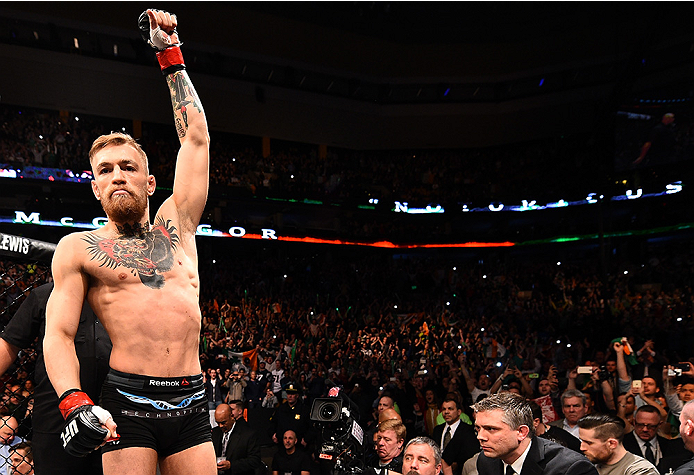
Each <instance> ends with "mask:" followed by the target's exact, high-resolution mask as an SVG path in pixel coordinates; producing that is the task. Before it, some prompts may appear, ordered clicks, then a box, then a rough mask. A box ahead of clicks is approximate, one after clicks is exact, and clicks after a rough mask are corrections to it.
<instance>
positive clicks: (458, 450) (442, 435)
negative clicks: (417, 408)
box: [432, 393, 480, 475]
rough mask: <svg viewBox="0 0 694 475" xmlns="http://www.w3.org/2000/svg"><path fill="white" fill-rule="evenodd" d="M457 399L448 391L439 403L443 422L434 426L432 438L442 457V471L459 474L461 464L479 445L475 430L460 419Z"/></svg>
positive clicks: (478, 449) (461, 467)
mask: <svg viewBox="0 0 694 475" xmlns="http://www.w3.org/2000/svg"><path fill="white" fill-rule="evenodd" d="M462 412H463V410H462V409H461V408H460V405H459V402H458V399H457V398H456V397H455V395H454V394H452V393H449V394H447V395H446V397H445V398H444V400H443V404H441V415H442V416H443V420H444V423H443V424H439V425H437V426H436V427H434V433H433V435H432V438H433V439H434V442H436V443H437V444H439V447H440V448H441V452H442V454H443V455H442V457H443V473H444V474H445V475H450V474H455V475H459V474H460V473H461V471H462V469H463V464H464V463H465V462H466V461H467V460H468V459H469V458H471V457H473V456H474V455H475V454H476V453H477V452H479V451H480V445H479V443H478V442H477V437H475V430H474V429H473V428H472V427H471V426H469V425H468V424H466V423H464V422H462V421H461V420H460V414H462Z"/></svg>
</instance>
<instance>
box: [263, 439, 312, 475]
mask: <svg viewBox="0 0 694 475" xmlns="http://www.w3.org/2000/svg"><path fill="white" fill-rule="evenodd" d="M282 442H283V446H284V449H282V448H280V449H279V450H278V451H277V453H276V454H275V456H274V457H273V459H272V475H280V474H285V475H286V474H291V475H311V458H310V457H309V455H308V453H306V452H304V450H303V449H302V448H300V447H298V446H297V437H296V434H295V433H294V431H292V430H288V431H286V432H285V433H284V435H283V437H282Z"/></svg>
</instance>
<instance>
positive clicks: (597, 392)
mask: <svg viewBox="0 0 694 475" xmlns="http://www.w3.org/2000/svg"><path fill="white" fill-rule="evenodd" d="M580 368H587V369H589V371H590V379H589V380H588V381H587V382H586V383H585V384H584V385H583V387H582V388H581V391H583V392H586V393H589V394H590V398H591V400H592V401H593V402H594V403H595V404H596V405H597V412H600V413H607V412H612V413H613V412H615V411H616V408H617V406H616V405H615V400H614V390H613V388H612V385H611V384H610V381H609V380H610V374H609V372H608V371H607V369H606V367H605V366H600V367H598V366H597V365H594V364H593V365H591V366H583V367H581V366H578V367H576V368H574V369H573V370H571V371H570V372H569V374H568V376H569V382H568V385H567V389H577V387H576V386H577V384H576V379H577V378H578V375H579V371H580ZM586 374H587V373H586Z"/></svg>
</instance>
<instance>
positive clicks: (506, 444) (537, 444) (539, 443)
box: [472, 391, 598, 475]
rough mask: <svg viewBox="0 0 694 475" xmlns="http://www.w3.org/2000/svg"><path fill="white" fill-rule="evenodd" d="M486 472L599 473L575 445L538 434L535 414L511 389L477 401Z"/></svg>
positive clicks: (477, 425)
mask: <svg viewBox="0 0 694 475" xmlns="http://www.w3.org/2000/svg"><path fill="white" fill-rule="evenodd" d="M472 409H473V410H474V411H475V429H476V430H477V440H479V443H480V446H481V447H482V453H481V454H480V456H479V458H478V459H477V471H478V472H479V473H480V474H485V475H487V474H488V475H503V474H505V475H514V474H517V475H541V474H542V475H555V474H556V475H579V474H580V475H597V473H598V472H597V471H596V470H595V467H594V466H593V464H591V463H590V462H589V461H588V459H586V458H585V457H584V456H583V455H581V454H578V453H576V452H574V451H573V450H571V449H567V448H566V447H564V446H562V445H559V444H556V443H554V442H551V441H548V440H545V439H543V438H541V437H535V431H534V429H533V414H532V411H531V410H530V405H529V404H528V402H527V401H526V400H525V398H523V397H522V396H519V395H517V394H513V393H510V392H507V391H504V392H501V393H497V394H494V395H493V396H490V397H488V398H485V399H483V400H481V401H480V402H478V403H476V404H473V405H472Z"/></svg>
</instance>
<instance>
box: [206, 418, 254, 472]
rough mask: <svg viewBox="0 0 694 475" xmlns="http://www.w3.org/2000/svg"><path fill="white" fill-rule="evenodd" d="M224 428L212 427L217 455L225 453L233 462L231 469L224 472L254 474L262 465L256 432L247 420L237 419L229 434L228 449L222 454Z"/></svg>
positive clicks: (213, 442) (213, 443)
mask: <svg viewBox="0 0 694 475" xmlns="http://www.w3.org/2000/svg"><path fill="white" fill-rule="evenodd" d="M222 436H223V432H222V429H220V428H219V427H215V428H214V429H212V445H213V446H214V453H215V455H216V456H217V457H219V456H221V455H224V456H225V457H226V458H227V460H229V461H230V462H231V470H229V471H226V472H222V473H225V474H232V475H254V473H255V471H256V470H257V469H259V468H260V467H261V466H262V461H261V459H260V444H259V443H258V437H257V436H256V434H255V432H254V431H253V430H252V429H251V428H250V426H249V425H248V422H246V421H245V420H243V419H242V420H239V421H236V423H235V424H234V427H233V428H232V430H231V435H230V436H229V442H228V443H227V450H226V453H225V454H222Z"/></svg>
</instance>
